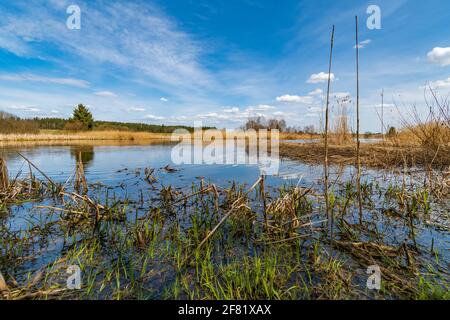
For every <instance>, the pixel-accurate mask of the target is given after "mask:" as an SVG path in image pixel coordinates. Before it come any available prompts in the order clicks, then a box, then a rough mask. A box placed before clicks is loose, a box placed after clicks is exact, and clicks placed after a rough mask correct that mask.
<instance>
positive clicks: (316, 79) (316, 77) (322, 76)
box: [307, 72, 335, 83]
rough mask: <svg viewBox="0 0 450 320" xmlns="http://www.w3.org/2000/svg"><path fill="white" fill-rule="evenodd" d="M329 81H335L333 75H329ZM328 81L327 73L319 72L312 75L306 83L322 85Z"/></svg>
mask: <svg viewBox="0 0 450 320" xmlns="http://www.w3.org/2000/svg"><path fill="white" fill-rule="evenodd" d="M330 79H331V81H334V80H335V76H334V73H331V74H330ZM326 81H328V73H325V72H319V73H313V74H312V75H311V76H310V77H309V79H308V81H307V82H308V83H322V82H326Z"/></svg>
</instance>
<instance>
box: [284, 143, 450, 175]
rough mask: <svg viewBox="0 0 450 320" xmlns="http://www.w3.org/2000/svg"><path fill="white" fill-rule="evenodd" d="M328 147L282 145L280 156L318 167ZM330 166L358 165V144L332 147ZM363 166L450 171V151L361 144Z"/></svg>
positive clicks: (407, 146) (320, 144)
mask: <svg viewBox="0 0 450 320" xmlns="http://www.w3.org/2000/svg"><path fill="white" fill-rule="evenodd" d="M324 153H325V152H324V146H323V144H322V143H308V144H305V143H291V142H284V143H281V144H280V155H281V156H282V157H287V158H290V159H294V160H299V161H302V162H305V163H309V164H318V163H321V162H323V159H324ZM328 153H329V163H330V164H335V165H353V164H355V161H356V144H349V145H343V146H337V145H331V146H329V151H328ZM361 164H362V165H363V166H366V167H370V168H378V169H385V168H391V169H392V168H395V167H398V168H403V167H404V165H405V164H406V165H407V166H408V167H426V168H428V167H430V166H431V167H433V168H434V169H439V170H444V171H445V170H448V168H449V166H450V150H448V148H443V149H440V150H437V152H436V151H432V150H427V149H424V148H422V147H420V146H414V145H404V146H400V147H399V146H394V145H382V144H381V143H380V144H361Z"/></svg>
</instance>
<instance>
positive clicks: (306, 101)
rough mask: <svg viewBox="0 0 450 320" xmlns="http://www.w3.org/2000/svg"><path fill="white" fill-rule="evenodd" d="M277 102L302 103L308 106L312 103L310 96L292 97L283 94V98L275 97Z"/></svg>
mask: <svg viewBox="0 0 450 320" xmlns="http://www.w3.org/2000/svg"><path fill="white" fill-rule="evenodd" d="M277 101H278V102H287V103H304V104H310V103H312V102H313V98H312V97H311V96H293V95H289V94H285V95H283V96H280V97H277Z"/></svg>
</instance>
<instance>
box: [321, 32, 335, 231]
mask: <svg viewBox="0 0 450 320" xmlns="http://www.w3.org/2000/svg"><path fill="white" fill-rule="evenodd" d="M333 45H334V25H333V30H332V31H331V45H330V62H329V65H328V88H327V105H326V107H325V158H324V164H323V166H324V174H325V207H326V211H327V217H328V216H329V212H330V208H329V203H328V125H329V108H330V87H331V65H332V62H333ZM330 221H331V237H333V224H334V219H333V217H331V220H330Z"/></svg>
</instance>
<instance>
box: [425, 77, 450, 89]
mask: <svg viewBox="0 0 450 320" xmlns="http://www.w3.org/2000/svg"><path fill="white" fill-rule="evenodd" d="M429 85H430V87H431V88H433V89H445V88H450V78H448V79H445V80H437V81H433V82H430V84H429Z"/></svg>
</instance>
